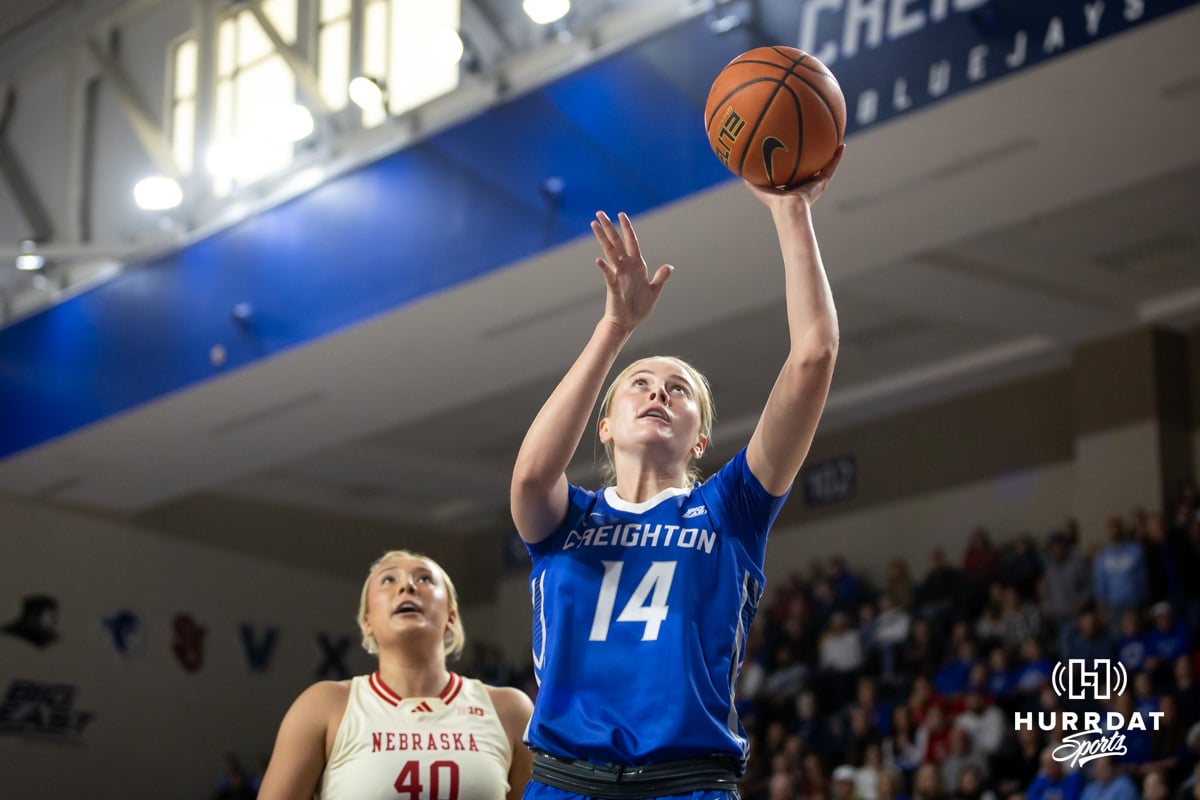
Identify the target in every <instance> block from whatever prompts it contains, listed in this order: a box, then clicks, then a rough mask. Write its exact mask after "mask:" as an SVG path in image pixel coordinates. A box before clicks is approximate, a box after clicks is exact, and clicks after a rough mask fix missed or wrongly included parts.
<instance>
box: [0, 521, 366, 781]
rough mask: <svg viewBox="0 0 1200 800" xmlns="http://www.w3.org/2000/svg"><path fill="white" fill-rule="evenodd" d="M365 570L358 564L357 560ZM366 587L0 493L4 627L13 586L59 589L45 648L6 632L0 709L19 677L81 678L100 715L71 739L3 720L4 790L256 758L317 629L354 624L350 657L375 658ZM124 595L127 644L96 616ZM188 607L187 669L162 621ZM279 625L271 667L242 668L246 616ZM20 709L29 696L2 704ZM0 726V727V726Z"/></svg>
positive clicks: (314, 658)
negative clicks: (198, 627) (361, 615)
mask: <svg viewBox="0 0 1200 800" xmlns="http://www.w3.org/2000/svg"><path fill="white" fill-rule="evenodd" d="M363 566H364V569H365V567H366V566H367V565H365V564H364V565H363ZM359 588H360V587H359V585H358V584H357V583H356V582H347V581H339V580H334V579H330V578H327V577H323V576H320V575H316V574H311V573H305V572H301V571H298V570H294V569H289V568H286V567H281V566H277V565H272V564H269V563H266V562H260V561H257V560H253V559H249V558H244V557H239V556H235V555H231V554H227V553H224V552H221V551H217V550H210V549H206V548H202V547H198V546H194V545H190V544H186V543H183V542H179V541H172V540H169V539H166V538H160V537H157V536H154V535H150V534H147V533H144V532H141V531H138V530H136V529H132V528H130V527H128V526H125V525H120V524H112V523H108V522H103V521H97V520H95V519H93V518H91V517H88V516H83V515H79V514H74V513H67V512H63V511H58V510H48V509H45V508H39V507H35V506H31V505H25V504H18V503H15V502H12V501H8V500H4V499H0V627H3V626H5V625H7V624H8V623H9V622H10V621H12V620H13V619H15V618H16V617H17V616H18V612H19V611H20V608H21V601H22V599H23V598H24V597H25V596H27V595H30V594H50V595H53V596H54V597H55V598H56V599H57V601H58V625H57V630H58V632H59V634H60V637H61V638H60V640H59V641H58V642H57V643H55V644H53V645H51V646H49V647H47V648H45V649H38V648H35V647H34V646H32V645H30V644H29V643H27V642H26V641H25V640H23V639H20V638H16V637H13V636H10V635H2V634H0V708H2V704H3V700H4V698H5V697H6V696H7V695H8V692H9V688H10V686H11V685H12V682H13V681H14V680H18V679H25V680H30V681H36V682H39V683H63V684H70V685H74V686H76V687H78V691H77V694H76V698H75V702H74V710H76V711H90V712H93V713H94V715H95V717H94V719H93V720H92V721H91V722H90V723H89V724H88V725H87V726H86V727H85V728H84V730H83V735H82V738H81V741H80V742H78V743H77V744H62V743H56V742H52V741H35V740H31V739H26V738H21V737H17V736H14V735H11V734H8V733H3V732H0V775H2V776H3V778H2V780H3V789H2V790H0V794H2V796H3V797H4V798H5V800H33V799H34V798H38V799H39V800H40V798H53V797H88V798H110V797H111V798H122V799H124V798H141V797H146V798H149V797H155V798H181V800H182V799H183V798H204V797H208V796H210V795H211V794H212V792H213V790H214V786H215V783H214V782H215V780H216V778H217V775H218V774H219V771H220V768H221V757H222V754H223V753H224V752H225V751H227V750H232V751H234V752H237V753H239V754H240V755H241V756H242V757H243V759H244V760H245V761H247V762H249V763H252V762H253V760H254V759H255V757H256V756H257V755H259V754H264V753H269V751H270V748H271V746H272V744H273V741H274V735H275V731H276V729H277V727H278V724H279V720H280V718H281V717H282V715H283V713H284V711H286V709H287V707H288V705H290V703H291V701H292V700H293V699H294V698H295V696H296V695H297V694H298V693H299V692H300V691H301V690H302V689H303V688H304V687H305V686H307V685H309V684H310V683H312V682H313V681H314V680H315V679H316V672H317V670H318V668H319V666H320V664H321V663H322V661H323V651H322V649H321V647H320V645H319V644H318V642H317V640H316V636H317V633H318V632H324V633H327V634H330V635H333V636H350V637H351V647H350V649H349V651H348V653H347V657H346V659H345V663H346V666H347V667H348V668H349V669H350V670H351V671H352V672H356V673H361V672H367V671H369V670H370V669H372V668H373V664H374V661H373V659H371V658H370V657H369V656H367V655H366V654H365V653H364V652H363V651H362V649H361V647H359V644H358V643H359V637H358V633H357V628H356V626H355V625H354V622H353V617H354V613H355V610H356V607H357V603H358V592H359ZM121 608H129V609H131V610H133V611H135V612H136V613H137V614H138V615H140V617H141V619H142V624H143V630H144V631H145V634H144V643H143V647H142V648H141V650H140V652H137V653H135V654H134V655H131V656H128V657H123V656H121V655H119V654H118V653H117V652H116V649H115V648H114V647H113V646H112V645H111V643H110V641H111V640H110V638H109V637H108V635H107V634H106V631H105V628H104V627H103V625H102V624H101V619H102V617H104V616H105V615H110V614H112V613H113V612H115V611H116V610H118V609H121ZM179 612H187V613H189V614H190V615H191V616H192V617H193V618H194V619H195V620H196V621H197V622H199V623H200V624H202V625H204V626H205V627H206V628H207V630H208V635H207V648H206V650H207V652H206V655H205V660H204V667H203V669H202V670H201V671H199V672H196V673H189V672H186V671H185V670H184V669H183V668H182V667H181V666H180V664H179V663H178V662H177V661H176V659H175V657H174V656H173V654H172V651H171V644H172V629H171V621H172V619H173V618H174V616H175V615H176V614H177V613H179ZM244 623H248V624H250V625H253V626H254V627H255V629H256V631H258V632H260V633H261V632H263V631H264V630H265V629H266V628H267V626H276V627H278V628H279V630H280V635H279V639H278V640H277V644H276V647H275V651H274V655H273V658H272V660H271V661H270V662H269V664H268V668H267V670H266V671H265V672H261V673H260V672H253V671H251V669H250V668H249V666H248V662H247V659H246V657H245V654H244V652H243V648H242V644H241V639H240V633H239V630H240V626H241V625H242V624H244ZM14 712H16V717H19V718H24V717H25V716H26V715H28V714H29V713H30V708H29V707H28V706H22V707H20V708H19V709H18V708H15V707H12V706H10V707H9V712H8V713H9V716H8V717H7V718H6V717H5V716H4V712H3V711H0V720H5V719H7V720H8V721H11V720H12V719H13V718H14ZM2 730H3V728H2V726H0V731H2Z"/></svg>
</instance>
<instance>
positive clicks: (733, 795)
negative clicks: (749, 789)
mask: <svg viewBox="0 0 1200 800" xmlns="http://www.w3.org/2000/svg"><path fill="white" fill-rule="evenodd" d="M521 798H522V800H584V798H585V795H581V794H575V793H574V792H568V791H566V790H565V789H556V788H555V787H553V786H547V785H546V784H544V783H541V782H539V781H530V782H529V783H527V784H525V793H524V794H523V795H521ZM668 798H669V800H740V797H739V795H738V793H737V792H723V791H719V790H712V791H697V792H692V793H690V794H673V795H667V796H666V797H661V798H659V797H656V798H654V799H653V800H668Z"/></svg>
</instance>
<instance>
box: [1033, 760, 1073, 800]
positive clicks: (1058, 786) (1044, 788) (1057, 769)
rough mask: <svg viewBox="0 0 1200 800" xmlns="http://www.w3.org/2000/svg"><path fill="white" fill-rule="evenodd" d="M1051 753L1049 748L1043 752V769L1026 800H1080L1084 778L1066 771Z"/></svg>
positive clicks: (1039, 771)
mask: <svg viewBox="0 0 1200 800" xmlns="http://www.w3.org/2000/svg"><path fill="white" fill-rule="evenodd" d="M1050 752H1051V750H1050V748H1049V747H1047V748H1045V749H1043V750H1042V765H1041V769H1040V770H1038V773H1037V777H1035V778H1034V779H1033V783H1031V784H1030V785H1029V790H1028V791H1027V792H1026V793H1025V797H1026V800H1080V797H1079V796H1080V794H1081V793H1082V792H1083V776H1082V775H1081V774H1080V773H1079V772H1078V771H1077V770H1070V771H1068V770H1067V769H1065V768H1064V767H1063V765H1062V764H1060V763H1059V762H1057V761H1055V760H1054V757H1053V756H1051V755H1050Z"/></svg>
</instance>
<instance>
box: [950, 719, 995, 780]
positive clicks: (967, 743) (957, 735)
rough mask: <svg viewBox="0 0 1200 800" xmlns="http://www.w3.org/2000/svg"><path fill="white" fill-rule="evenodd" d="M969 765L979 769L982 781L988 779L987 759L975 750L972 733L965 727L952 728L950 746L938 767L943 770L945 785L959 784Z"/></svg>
mask: <svg viewBox="0 0 1200 800" xmlns="http://www.w3.org/2000/svg"><path fill="white" fill-rule="evenodd" d="M967 767H974V768H975V769H977V770H979V774H980V776H981V779H982V780H981V782H982V781H985V780H987V759H985V758H984V757H983V756H982V755H980V754H979V753H978V752H976V751H975V748H974V746H973V745H972V743H971V734H969V733H967V730H966V729H965V728H960V727H957V726H955V727H952V728H951V729H950V746H949V749H948V751H947V752H946V756H945V758H943V759H942V760H941V763H940V764H939V765H938V768H939V769H941V771H942V785H943V786H955V787H957V786H958V779H959V776H960V775H961V774H962V771H963V770H964V769H966V768H967Z"/></svg>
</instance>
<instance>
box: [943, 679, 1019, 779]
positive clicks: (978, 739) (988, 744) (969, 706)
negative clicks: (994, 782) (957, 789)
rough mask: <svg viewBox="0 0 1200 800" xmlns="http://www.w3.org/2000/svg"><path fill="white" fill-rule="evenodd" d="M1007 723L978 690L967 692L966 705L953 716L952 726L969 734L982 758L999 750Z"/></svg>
mask: <svg viewBox="0 0 1200 800" xmlns="http://www.w3.org/2000/svg"><path fill="white" fill-rule="evenodd" d="M1009 725H1010V720H1009V719H1008V717H1007V716H1006V715H1005V714H1004V713H1003V712H1002V711H1000V709H998V708H996V706H994V705H992V704H991V703H989V702H988V700H987V697H986V696H985V695H984V694H983V693H982V692H980V691H971V692H968V693H967V695H966V707H965V708H964V709H963V711H962V713H961V714H959V715H958V716H957V717H955V718H954V727H956V728H961V729H963V730H965V731H966V732H967V733H968V734H970V740H971V742H972V743H973V744H974V749H975V750H976V751H977V752H978V753H979V754H980V755H982V756H983V757H984V758H991V757H992V756H994V755H995V754H996V753H997V752H999V750H1000V746H1001V745H1002V744H1004V739H1005V737H1006V736H1008V733H1009V731H1010V730H1011V728H1010V727H1009ZM985 774H986V771H985Z"/></svg>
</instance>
